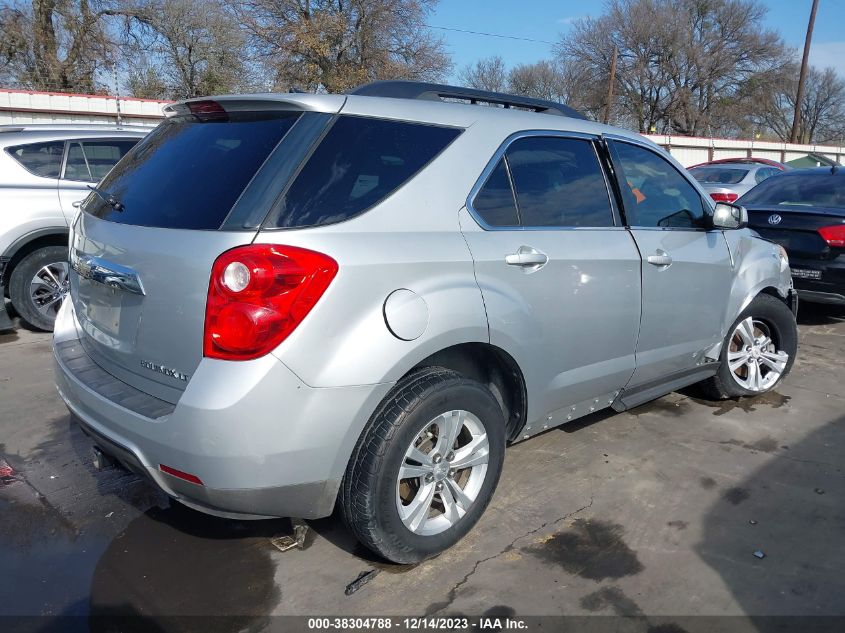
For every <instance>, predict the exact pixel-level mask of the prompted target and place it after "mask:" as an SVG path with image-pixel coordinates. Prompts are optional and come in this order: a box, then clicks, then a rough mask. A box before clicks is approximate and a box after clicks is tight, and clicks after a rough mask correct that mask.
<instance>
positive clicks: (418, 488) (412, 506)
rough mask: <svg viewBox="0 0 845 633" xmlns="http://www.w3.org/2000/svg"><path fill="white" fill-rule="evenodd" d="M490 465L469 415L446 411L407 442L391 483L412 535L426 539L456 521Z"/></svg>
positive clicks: (475, 421)
mask: <svg viewBox="0 0 845 633" xmlns="http://www.w3.org/2000/svg"><path fill="white" fill-rule="evenodd" d="M488 461H489V443H488V439H487V433H486V432H485V430H484V426H483V425H482V424H481V421H480V420H479V419H478V418H477V417H476V416H475V415H473V414H472V413H470V412H469V411H463V410H455V411H448V412H446V413H443V414H442V415H439V416H437V417H436V418H434V419H433V420H431V421H430V422H429V423H428V424H426V425H425V426H424V427H423V429H422V430H421V431H420V432H419V434H418V435H417V437H416V438H415V439H414V441H413V442H411V445H410V446H409V447H408V450H407V451H406V452H405V456H404V458H403V460H402V465H401V466H400V468H399V474H398V476H397V481H396V506H397V509H398V510H399V516H400V518H401V519H402V523H404V524H405V527H407V528H408V529H409V530H410V531H411V532H414V533H415V534H420V535H423V536H430V535H432V534H438V533H440V532H443V531H445V530H447V529H449V528H450V527H452V526H453V525H455V524H456V523H457V522H458V521H460V520H461V519H462V518H463V517H464V516H465V515H466V513H467V511H468V510H469V509H470V506H472V504H473V503H474V502H475V500H476V498H477V497H478V494H479V492H480V491H481V487H482V485H483V484H484V478H485V476H486V474H487V465H488Z"/></svg>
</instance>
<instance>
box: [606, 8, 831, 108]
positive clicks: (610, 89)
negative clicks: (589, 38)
mask: <svg viewBox="0 0 845 633" xmlns="http://www.w3.org/2000/svg"><path fill="white" fill-rule="evenodd" d="M816 2H818V0H816ZM618 56H619V49H618V48H617V47H616V46H615V45H614V47H613V58H612V59H611V60H610V81H609V82H608V83H607V103H605V104H604V123H607V122H609V121H610V105H611V103H612V102H613V84H614V83H616V58H617V57H618Z"/></svg>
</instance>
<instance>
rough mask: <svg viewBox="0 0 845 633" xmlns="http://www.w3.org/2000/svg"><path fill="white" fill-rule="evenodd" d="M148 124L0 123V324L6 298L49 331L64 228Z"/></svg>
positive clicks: (60, 289) (62, 269) (1, 325)
mask: <svg viewBox="0 0 845 633" xmlns="http://www.w3.org/2000/svg"><path fill="white" fill-rule="evenodd" d="M148 131H149V128H138V127H128V128H127V127H125V126H124V127H117V126H111V125H102V124H100V125H67V124H66V125H44V124H41V125H2V126H0V210H2V212H0V329H6V328H9V327H11V323H10V322H9V319H8V317H7V316H6V312H5V309H4V303H5V302H4V301H3V296H4V294H5V295H7V296H9V298H10V299H11V301H12V303H13V304H14V306H15V309H16V310H17V312H18V314H20V316H21V318H22V319H23V320H24V321H26V322H27V323H29V325H31V326H33V327H36V328H39V329H42V330H52V329H53V321H54V320H55V318H56V312H58V309H59V305H60V304H61V299H62V297H63V296H64V292H65V291H66V289H67V281H66V280H67V263H66V262H67V240H68V225H69V224H70V220H71V219H72V218H73V214H74V213H75V212H76V209H75V208H74V207H73V203H74V202H78V201H80V200H82V199H83V198H85V197H86V196H87V195H88V194H89V193H90V191H89V190H88V188H87V186H88V185H94V184H96V183H97V182H98V181H99V180H100V179H101V178H103V176H105V175H106V174H107V173H108V171H109V170H110V169H111V168H112V167H114V165H115V164H116V163H117V161H118V160H120V158H122V157H123V155H124V154H126V152H128V151H129V150H130V149H131V148H132V146H133V145H135V143H137V142H138V140H139V139H141V138H143V136H144V134H146V133H147V132H148Z"/></svg>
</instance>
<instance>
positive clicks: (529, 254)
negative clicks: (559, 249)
mask: <svg viewBox="0 0 845 633" xmlns="http://www.w3.org/2000/svg"><path fill="white" fill-rule="evenodd" d="M548 261H549V256H548V255H546V254H545V253H541V252H540V251H538V250H537V249H536V248H532V247H530V246H520V247H519V250H517V251H516V253H513V254H511V255H506V256H505V263H506V264H507V265H508V266H520V267H521V268H524V269H525V272H533V271H535V270H539V269H540V268H542V267H543V266H544V265H545V264H546V263H547V262H548Z"/></svg>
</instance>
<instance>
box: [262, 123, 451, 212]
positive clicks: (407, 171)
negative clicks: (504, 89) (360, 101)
mask: <svg viewBox="0 0 845 633" xmlns="http://www.w3.org/2000/svg"><path fill="white" fill-rule="evenodd" d="M458 134H460V131H459V130H456V129H454V128H445V127H438V126H433V125H423V124H418V123H406V122H401V121H385V120H380V119H370V118H364V117H355V116H341V117H339V118H338V119H337V121H335V123H334V125H332V127H331V128H330V129H329V131H328V132H327V133H326V136H325V137H324V138H323V140H322V141H321V142H320V144H319V146H318V147H317V148H316V149H315V150H314V153H313V154H312V155H311V158H309V159H308V162H307V163H306V164H305V166H304V167H303V168H302V170H301V171H300V173H299V175H298V176H297V177H296V179H295V180H294V181H293V184H291V186H290V188H289V190H288V192H287V194H286V195H285V196H284V198H283V199H282V200H281V201H280V203H279V205H278V207H277V208H276V209H275V210H274V212H273V213H271V214H270V216H269V217H268V219H267V222H266V224H265V226H269V227H271V228H272V227H276V228H291V227H303V226H318V225H323V224H332V223H335V222H342V221H344V220H348V219H350V218H353V217H355V216H356V215H359V214H361V213H363V212H364V211H366V210H367V209H369V208H370V207H372V206H374V205H376V204H378V203H379V202H381V201H382V200H384V199H385V198H387V196H389V195H390V194H392V193H393V192H394V191H396V190H397V189H399V187H401V186H402V185H404V184H405V183H407V182H408V181H409V180H410V179H411V178H413V177H414V176H415V175H416V174H417V173H418V172H419V171H420V170H421V169H422V168H423V167H425V165H426V164H428V163H429V161H431V160H432V159H433V158H434V157H435V156H436V155H437V154H439V153H440V152H441V151H442V150H443V149H444V148H445V147H446V146H447V145H449V143H451V142H452V141H453V140H454V139H455V137H457V136H458Z"/></svg>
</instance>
